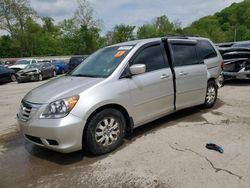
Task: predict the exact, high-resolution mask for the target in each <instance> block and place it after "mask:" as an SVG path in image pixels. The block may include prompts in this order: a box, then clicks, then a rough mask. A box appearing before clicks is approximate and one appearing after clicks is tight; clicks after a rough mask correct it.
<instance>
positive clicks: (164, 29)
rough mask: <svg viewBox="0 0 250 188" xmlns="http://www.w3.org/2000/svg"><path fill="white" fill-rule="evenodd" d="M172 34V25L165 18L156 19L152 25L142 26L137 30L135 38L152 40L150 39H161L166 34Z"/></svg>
mask: <svg viewBox="0 0 250 188" xmlns="http://www.w3.org/2000/svg"><path fill="white" fill-rule="evenodd" d="M172 33H174V24H173V23H171V22H170V21H169V20H168V18H167V16H165V15H164V16H160V17H157V18H156V19H154V20H153V21H152V23H149V24H144V25H143V26H141V27H139V28H138V31H137V38H139V39H144V38H152V37H162V36H166V35H167V34H172Z"/></svg>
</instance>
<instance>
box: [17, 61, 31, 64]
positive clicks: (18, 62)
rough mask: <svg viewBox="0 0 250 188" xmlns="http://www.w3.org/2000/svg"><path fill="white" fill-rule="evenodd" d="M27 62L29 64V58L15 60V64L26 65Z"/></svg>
mask: <svg viewBox="0 0 250 188" xmlns="http://www.w3.org/2000/svg"><path fill="white" fill-rule="evenodd" d="M28 64H30V61H29V60H18V61H17V62H16V65H28Z"/></svg>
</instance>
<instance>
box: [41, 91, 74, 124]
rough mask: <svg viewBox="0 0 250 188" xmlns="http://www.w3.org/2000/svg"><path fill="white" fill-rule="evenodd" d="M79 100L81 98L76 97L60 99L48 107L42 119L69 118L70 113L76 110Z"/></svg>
mask: <svg viewBox="0 0 250 188" xmlns="http://www.w3.org/2000/svg"><path fill="white" fill-rule="evenodd" d="M78 99H79V96H78V95H76V96H73V97H69V98H65V99H60V100H57V101H55V102H52V103H50V104H49V105H48V106H46V108H45V110H44V112H43V113H42V114H41V116H40V118H43V119H46V118H48V119H53V118H63V117H65V116H67V115H68V114H69V112H70V111H71V110H72V109H73V108H74V106H75V105H76V103H77V101H78Z"/></svg>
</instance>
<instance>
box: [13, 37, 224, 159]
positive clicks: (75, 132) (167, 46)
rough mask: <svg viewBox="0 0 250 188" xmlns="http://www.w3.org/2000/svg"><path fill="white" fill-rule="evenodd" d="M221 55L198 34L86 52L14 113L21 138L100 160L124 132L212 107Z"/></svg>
mask: <svg viewBox="0 0 250 188" xmlns="http://www.w3.org/2000/svg"><path fill="white" fill-rule="evenodd" d="M222 62H223V61H222V58H221V56H220V54H219V52H218V50H217V49H216V48H215V46H214V45H213V43H212V42H211V41H210V40H208V39H205V38H197V37H164V38H154V39H144V40H136V41H130V42H125V43H120V44H115V45H112V46H108V47H105V48H102V49H100V50H98V51H96V52H95V53H93V54H92V55H90V56H89V57H88V58H87V59H86V60H85V61H84V62H83V63H81V64H80V65H79V66H78V67H77V68H76V69H75V70H73V71H72V72H71V73H70V74H68V75H66V76H62V77H60V78H57V79H54V80H52V81H50V82H47V83H46V84H44V85H41V86H39V87H37V88H35V89H33V90H32V91H30V92H29V93H28V94H27V95H26V96H25V97H24V98H23V100H22V102H21V106H20V110H19V112H18V114H17V117H18V123H19V125H20V127H21V130H22V133H23V135H24V137H25V138H26V139H27V140H28V141H30V142H32V143H34V144H36V145H39V146H43V147H46V148H49V149H52V150H56V151H59V152H63V153H68V152H73V151H77V150H81V149H82V147H85V148H87V149H88V150H89V152H91V153H93V154H96V155H99V154H104V153H107V152H110V151H112V150H114V149H116V148H117V147H118V146H119V145H120V144H121V143H122V141H123V138H124V136H125V134H126V133H132V132H133V129H134V128H136V127H138V126H140V125H143V124H145V123H147V122H150V121H153V120H155V119H157V118H160V117H163V116H165V115H167V114H170V113H173V112H175V111H178V110H181V109H183V108H188V107H192V106H196V105H203V106H204V107H208V108H210V107H212V106H213V105H214V104H215V102H216V98H217V91H218V86H217V78H218V77H219V75H220V73H221V64H222Z"/></svg>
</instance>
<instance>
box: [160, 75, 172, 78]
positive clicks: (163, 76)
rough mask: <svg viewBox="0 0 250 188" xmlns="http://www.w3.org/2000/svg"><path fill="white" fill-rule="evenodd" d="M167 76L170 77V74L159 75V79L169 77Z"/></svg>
mask: <svg viewBox="0 0 250 188" xmlns="http://www.w3.org/2000/svg"><path fill="white" fill-rule="evenodd" d="M169 77H170V75H167V74H163V75H161V79H166V78H169Z"/></svg>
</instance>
